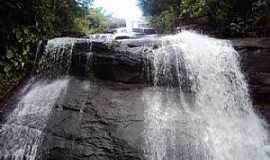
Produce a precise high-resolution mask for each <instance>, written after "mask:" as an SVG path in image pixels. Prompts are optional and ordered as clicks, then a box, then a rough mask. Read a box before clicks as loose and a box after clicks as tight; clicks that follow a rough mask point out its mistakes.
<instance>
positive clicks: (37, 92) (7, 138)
mask: <svg viewBox="0 0 270 160" xmlns="http://www.w3.org/2000/svg"><path fill="white" fill-rule="evenodd" d="M80 43H82V44H89V45H86V46H85V47H84V48H81V46H78V45H79V44H80ZM75 44H76V45H77V46H76V45H75ZM76 47H77V48H76ZM80 48H81V50H80V51H81V52H82V53H83V55H85V57H86V59H87V61H90V58H91V56H90V52H89V53H88V52H87V54H86V53H85V50H84V49H85V48H87V49H86V50H87V51H89V50H91V43H90V41H89V40H88V39H76V38H55V39H52V40H49V41H48V44H47V46H46V49H45V52H44V53H43V55H42V57H41V59H40V60H39V68H38V70H39V72H40V73H39V75H38V76H34V78H33V79H34V80H35V81H36V82H35V83H33V82H32V81H29V82H28V83H27V85H26V86H25V87H24V88H22V89H21V91H20V92H21V95H22V96H21V97H20V96H19V97H18V100H17V101H15V102H10V103H11V104H9V106H8V107H9V108H10V109H11V111H10V113H9V112H7V115H5V116H4V117H5V118H4V120H3V122H2V121H1V124H0V142H1V144H0V159H1V160H35V159H36V156H37V150H38V147H39V146H40V145H41V143H42V140H43V139H42V138H43V137H42V135H43V134H44V133H43V131H44V130H45V128H46V125H47V121H48V119H49V117H50V113H51V110H52V108H53V107H54V105H55V104H56V102H57V100H58V98H60V97H61V96H63V95H65V92H66V89H67V87H68V84H69V81H70V79H71V78H70V77H69V76H68V75H69V74H70V72H71V66H72V59H73V58H74V57H75V56H76V55H75V56H74V54H73V51H74V50H76V49H77V50H76V52H78V49H80ZM77 54H79V53H77ZM36 57H37V55H36ZM87 64H88V62H87ZM87 64H85V65H87ZM16 95H17V94H16ZM17 96H18V95H17ZM11 101H12V99H11Z"/></svg>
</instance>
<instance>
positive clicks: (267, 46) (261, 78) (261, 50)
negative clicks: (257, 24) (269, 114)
mask: <svg viewBox="0 0 270 160" xmlns="http://www.w3.org/2000/svg"><path fill="white" fill-rule="evenodd" d="M232 44H233V46H234V47H235V49H236V50H237V51H238V53H239V55H240V57H241V66H242V69H243V71H244V73H245V74H246V77H247V79H248V82H249V86H250V91H251V93H252V95H253V99H254V102H255V103H270V38H253V39H252V38H247V39H234V40H232Z"/></svg>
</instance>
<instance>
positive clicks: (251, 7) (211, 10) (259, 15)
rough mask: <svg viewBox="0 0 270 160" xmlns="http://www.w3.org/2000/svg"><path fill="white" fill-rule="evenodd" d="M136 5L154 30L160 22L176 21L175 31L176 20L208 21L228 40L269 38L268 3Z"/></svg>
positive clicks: (163, 1) (155, 0) (151, 0)
mask: <svg viewBox="0 0 270 160" xmlns="http://www.w3.org/2000/svg"><path fill="white" fill-rule="evenodd" d="M139 2H140V6H141V8H142V9H143V11H144V13H145V14H146V15H148V16H151V18H150V19H151V20H152V21H151V22H152V23H151V24H152V25H153V26H157V23H162V21H163V19H167V20H168V19H170V20H171V19H175V20H174V22H175V23H174V27H177V26H178V25H179V24H180V23H179V19H181V20H183V19H192V18H198V17H207V18H208V19H209V24H208V25H209V26H213V27H215V28H217V29H218V30H220V32H224V33H225V34H226V35H228V36H237V37H245V36H264V35H265V34H269V28H270V1H269V0H178V1H176V0H175V1H174V0H139ZM172 13H173V14H172ZM165 17H166V18H165ZM160 21H161V22H160ZM172 22H173V21H170V23H168V25H169V26H171V25H172V24H171V23H172ZM160 26H162V27H161V31H163V32H170V31H171V30H172V29H171V27H168V26H166V25H160Z"/></svg>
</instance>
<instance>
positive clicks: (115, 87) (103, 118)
mask: <svg viewBox="0 0 270 160" xmlns="http://www.w3.org/2000/svg"><path fill="white" fill-rule="evenodd" d="M142 92H143V87H142V86H140V85H125V84H121V83H113V84H112V82H106V81H99V80H97V81H95V80H91V81H89V80H79V79H76V78H73V79H71V81H70V82H69V85H68V88H67V91H66V93H68V94H66V95H63V96H61V98H59V100H58V102H57V104H55V106H54V108H53V110H52V113H51V115H50V118H49V121H48V125H47V127H46V129H45V130H44V133H43V134H44V135H43V138H42V139H43V143H42V144H41V145H40V148H39V149H38V154H37V155H38V158H37V159H40V160H45V159H46V160H74V159H76V160H97V159H100V160H113V159H115V160H142V159H144V157H143V151H142V150H141V149H140V148H142V147H141V145H142V135H141V133H143V131H142V130H143V120H144V117H143V111H144V103H143V100H142V98H141V95H142Z"/></svg>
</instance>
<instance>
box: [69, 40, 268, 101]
mask: <svg viewBox="0 0 270 160" xmlns="http://www.w3.org/2000/svg"><path fill="white" fill-rule="evenodd" d="M120 42H121V43H120V46H118V47H116V48H111V49H109V48H108V47H106V45H105V44H103V43H99V42H94V43H93V44H92V52H93V55H92V66H91V67H92V68H91V71H92V72H93V74H94V76H95V77H98V78H101V79H106V80H112V81H117V82H123V83H133V84H134V83H147V84H150V83H149V82H151V81H152V80H151V79H152V77H151V69H152V64H151V60H149V58H151V57H148V58H147V55H148V53H149V52H151V50H152V49H155V48H158V46H159V45H160V41H158V40H154V39H147V38H145V39H135V40H123V41H120ZM231 42H232V45H233V47H234V48H235V49H236V50H237V51H238V53H239V55H240V60H241V67H242V70H243V72H244V73H245V75H246V78H247V80H248V82H249V86H250V92H251V94H252V95H253V100H254V102H255V103H256V104H257V103H270V38H246V39H233V40H231ZM77 45H78V46H83V45H84V44H77ZM85 46H86V45H85ZM75 48H80V49H82V50H84V47H75ZM87 48H89V47H87ZM85 49H86V48H85ZM76 52H77V51H76ZM76 52H74V53H76ZM81 61H82V58H81ZM74 64H78V63H74ZM76 71H77V72H78V69H76ZM149 75H150V77H149Z"/></svg>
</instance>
